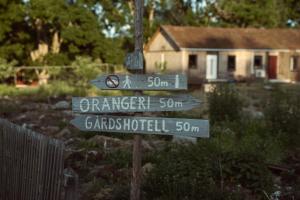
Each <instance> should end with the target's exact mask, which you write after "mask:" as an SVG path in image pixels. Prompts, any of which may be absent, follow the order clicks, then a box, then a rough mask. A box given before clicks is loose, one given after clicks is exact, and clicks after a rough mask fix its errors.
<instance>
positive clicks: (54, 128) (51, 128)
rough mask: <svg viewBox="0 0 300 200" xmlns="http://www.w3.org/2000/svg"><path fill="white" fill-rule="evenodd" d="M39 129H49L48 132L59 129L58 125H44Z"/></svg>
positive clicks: (54, 131)
mask: <svg viewBox="0 0 300 200" xmlns="http://www.w3.org/2000/svg"><path fill="white" fill-rule="evenodd" d="M41 129H42V130H45V131H49V132H50V133H56V132H58V131H59V130H60V128H59V127H58V126H46V127H42V128H41Z"/></svg>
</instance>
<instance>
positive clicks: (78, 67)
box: [72, 57, 102, 87]
mask: <svg viewBox="0 0 300 200" xmlns="http://www.w3.org/2000/svg"><path fill="white" fill-rule="evenodd" d="M100 65H101V61H93V60H92V58H90V57H76V60H75V61H74V62H72V66H74V67H75V71H74V73H75V75H76V83H75V84H76V85H80V86H84V87H86V86H88V85H90V84H89V82H90V81H91V80H93V79H95V78H96V77H97V76H99V74H101V73H102V70H101V68H100Z"/></svg>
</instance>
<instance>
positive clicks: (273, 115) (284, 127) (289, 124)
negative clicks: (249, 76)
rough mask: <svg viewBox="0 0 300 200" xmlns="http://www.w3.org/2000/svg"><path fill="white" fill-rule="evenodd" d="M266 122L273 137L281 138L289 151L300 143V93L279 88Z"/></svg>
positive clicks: (269, 105) (274, 94)
mask: <svg viewBox="0 0 300 200" xmlns="http://www.w3.org/2000/svg"><path fill="white" fill-rule="evenodd" d="M264 113H265V116H266V122H267V125H268V127H269V128H270V130H271V133H272V135H273V136H280V137H281V139H282V140H283V141H285V143H286V147H287V148H288V149H292V148H294V147H299V143H300V123H299V122H300V91H299V90H282V89H281V88H280V87H278V88H277V89H276V90H275V91H274V92H273V94H272V95H271V97H270V98H269V100H268V102H267V103H266V106H265V110H264Z"/></svg>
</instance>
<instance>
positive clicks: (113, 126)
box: [71, 115, 209, 138]
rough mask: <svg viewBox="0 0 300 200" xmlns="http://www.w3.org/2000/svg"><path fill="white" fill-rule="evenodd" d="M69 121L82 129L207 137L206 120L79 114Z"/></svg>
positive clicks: (207, 124)
mask: <svg viewBox="0 0 300 200" xmlns="http://www.w3.org/2000/svg"><path fill="white" fill-rule="evenodd" d="M71 123H72V124H73V125H74V126H75V127H77V128H79V129H80V130H82V131H96V132H118V133H132V134H137V133H142V134H157V135H176V136H187V137H204V138H208V137H209V122H208V120H198V119H180V118H159V117H129V116H97V115H81V116H78V117H76V118H75V119H73V120H72V121H71Z"/></svg>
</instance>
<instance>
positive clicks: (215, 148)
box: [143, 139, 272, 200]
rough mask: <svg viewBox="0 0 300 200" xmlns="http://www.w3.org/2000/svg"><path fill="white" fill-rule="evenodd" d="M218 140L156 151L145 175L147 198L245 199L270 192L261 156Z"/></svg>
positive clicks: (270, 182)
mask: <svg viewBox="0 0 300 200" xmlns="http://www.w3.org/2000/svg"><path fill="white" fill-rule="evenodd" d="M219 142H220V141H218V139H213V140H211V141H200V142H199V143H198V144H197V145H190V146H180V145H171V146H168V147H166V148H165V149H164V150H163V151H162V152H157V154H156V159H155V160H154V161H153V162H154V164H155V167H154V169H153V170H152V171H150V173H149V174H148V175H147V176H146V180H145V183H144V187H143V189H144V191H145V193H146V194H147V195H146V199H173V200H175V199H189V200H193V199H195V200H196V199H245V196H247V192H246V191H247V190H250V191H251V192H252V194H255V196H256V197H259V196H262V195H263V193H262V192H261V191H262V190H264V191H267V192H270V191H271V187H272V179H271V175H270V172H269V171H268V169H267V167H266V164H265V162H264V157H263V156H260V155H261V154H259V155H257V154H255V153H253V152H251V151H250V152H240V151H235V150H233V149H230V150H226V151H225V150H224V149H221V148H220V145H219Z"/></svg>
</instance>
